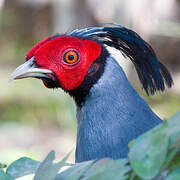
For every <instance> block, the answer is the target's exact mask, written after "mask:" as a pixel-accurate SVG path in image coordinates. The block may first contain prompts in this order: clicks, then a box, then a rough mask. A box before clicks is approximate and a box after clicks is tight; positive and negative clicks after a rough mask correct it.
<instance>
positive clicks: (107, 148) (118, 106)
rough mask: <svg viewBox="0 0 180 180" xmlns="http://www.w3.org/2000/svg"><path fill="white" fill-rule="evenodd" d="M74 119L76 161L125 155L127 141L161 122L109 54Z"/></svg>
mask: <svg viewBox="0 0 180 180" xmlns="http://www.w3.org/2000/svg"><path fill="white" fill-rule="evenodd" d="M77 120H78V132H77V147H76V162H81V161H85V160H91V159H99V158H103V157H112V158H120V157H125V156H126V155H127V152H128V146H127V144H128V142H129V141H131V140H132V139H134V138H136V137H137V136H138V135H140V134H142V133H143V132H145V131H147V130H148V129H150V128H152V127H154V126H155V125H156V124H158V123H160V119H159V118H158V117H157V116H156V115H155V114H154V113H153V112H152V111H151V109H150V108H149V106H148V105H147V103H146V102H145V101H144V100H143V99H142V98H141V97H140V96H139V95H138V94H137V92H136V91H135V90H134V89H133V87H132V86H131V85H130V83H129V81H128V79H127V78H126V76H125V74H124V72H123V70H122V68H121V67H120V66H119V64H118V63H117V62H116V60H115V59H113V58H112V57H109V58H108V59H107V61H106V65H105V69H104V73H103V74H102V76H101V77H100V79H99V80H98V81H97V83H96V84H95V85H94V86H93V87H92V88H91V90H90V92H89V95H88V96H86V100H85V102H84V104H83V105H82V106H81V107H77Z"/></svg>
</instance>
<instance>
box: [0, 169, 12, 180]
mask: <svg viewBox="0 0 180 180" xmlns="http://www.w3.org/2000/svg"><path fill="white" fill-rule="evenodd" d="M0 180H12V179H11V178H10V177H8V175H7V174H5V172H4V171H3V170H2V169H0Z"/></svg>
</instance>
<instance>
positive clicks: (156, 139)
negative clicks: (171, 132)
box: [129, 124, 169, 179]
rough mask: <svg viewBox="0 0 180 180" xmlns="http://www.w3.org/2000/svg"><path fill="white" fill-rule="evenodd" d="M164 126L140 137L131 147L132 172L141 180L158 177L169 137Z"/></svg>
mask: <svg viewBox="0 0 180 180" xmlns="http://www.w3.org/2000/svg"><path fill="white" fill-rule="evenodd" d="M165 128H166V124H162V125H161V126H160V127H158V128H155V129H153V130H151V131H149V132H148V133H145V134H143V135H142V136H140V137H139V138H138V139H137V140H136V142H135V143H134V144H133V145H132V148H131V150H130V153H129V159H130V163H131V165H132V167H133V168H134V171H135V172H136V173H137V175H139V176H140V177H141V178H143V179H152V178H154V177H155V176H157V175H158V173H159V171H160V169H161V167H162V165H163V163H164V161H165V159H166V155H167V150H168V142H169V137H168V136H167V135H166V134H165V133H164V129H165Z"/></svg>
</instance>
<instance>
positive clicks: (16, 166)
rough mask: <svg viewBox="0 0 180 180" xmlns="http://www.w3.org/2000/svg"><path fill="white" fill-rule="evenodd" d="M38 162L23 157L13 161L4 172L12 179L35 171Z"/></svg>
mask: <svg viewBox="0 0 180 180" xmlns="http://www.w3.org/2000/svg"><path fill="white" fill-rule="evenodd" d="M39 164H40V162H38V161H34V160H32V159H30V158H27V157H23V158H20V159H18V160H16V161H14V162H13V163H12V164H11V165H10V166H9V167H8V168H7V170H6V174H7V175H8V176H9V177H11V178H12V179H16V178H19V177H22V176H25V175H28V174H32V173H35V172H36V170H37V168H38V167H39Z"/></svg>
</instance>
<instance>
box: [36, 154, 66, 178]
mask: <svg viewBox="0 0 180 180" xmlns="http://www.w3.org/2000/svg"><path fill="white" fill-rule="evenodd" d="M69 155H70V153H69V154H68V155H67V156H66V157H65V158H64V159H63V160H62V161H60V162H58V163H53V160H54V159H55V153H54V151H51V152H50V153H49V154H48V156H47V157H46V158H45V160H44V161H43V162H42V163H41V164H40V166H39V168H38V170H37V172H36V174H35V177H34V180H54V178H55V177H56V175H57V173H58V171H59V170H60V168H61V167H63V166H65V165H66V163H65V161H66V160H67V158H68V157H69Z"/></svg>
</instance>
